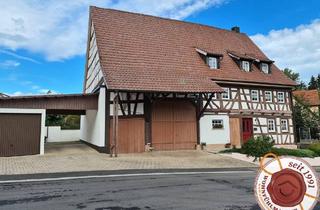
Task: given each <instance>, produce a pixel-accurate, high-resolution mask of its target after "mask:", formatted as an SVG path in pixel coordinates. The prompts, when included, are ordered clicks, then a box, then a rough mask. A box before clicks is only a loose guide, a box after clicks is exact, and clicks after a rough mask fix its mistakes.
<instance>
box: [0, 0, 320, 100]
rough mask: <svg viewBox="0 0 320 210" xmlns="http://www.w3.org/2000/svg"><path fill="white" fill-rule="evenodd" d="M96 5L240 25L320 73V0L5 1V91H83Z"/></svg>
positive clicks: (280, 54)
mask: <svg viewBox="0 0 320 210" xmlns="http://www.w3.org/2000/svg"><path fill="white" fill-rule="evenodd" d="M89 5H95V6H99V7H105V8H114V9H120V10H127V11H132V12H139V13H145V14H150V15H155V16H161V17H167V18H172V19H178V20H185V21H189V22H194V23H201V24H205V25H210V26H215V27H219V28H224V29H230V28H231V27H233V26H239V27H240V28H241V32H243V33H246V34H247V35H248V36H250V38H251V39H252V40H254V42H255V43H256V44H257V45H258V46H259V47H260V48H261V49H262V50H263V51H264V52H265V54H266V55H267V56H268V57H269V58H270V59H272V60H274V61H275V64H276V65H277V66H278V67H279V68H281V69H284V68H290V69H293V70H294V71H296V72H299V73H300V76H301V78H302V79H303V80H304V81H308V80H309V78H310V76H311V75H317V74H319V73H320V1H318V0H304V1H300V0H268V1H265V0H162V1H159V0H68V1H65V0H47V1H42V0H10V1H6V0H0V8H1V18H0V92H2V93H6V94H9V95H31V94H45V93H47V92H48V91H49V90H51V92H52V93H81V92H82V89H83V80H84V65H85V51H86V39H87V28H88V10H89Z"/></svg>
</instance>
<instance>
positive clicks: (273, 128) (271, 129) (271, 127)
mask: <svg viewBox="0 0 320 210" xmlns="http://www.w3.org/2000/svg"><path fill="white" fill-rule="evenodd" d="M268 131H269V132H275V131H276V125H275V122H274V119H268Z"/></svg>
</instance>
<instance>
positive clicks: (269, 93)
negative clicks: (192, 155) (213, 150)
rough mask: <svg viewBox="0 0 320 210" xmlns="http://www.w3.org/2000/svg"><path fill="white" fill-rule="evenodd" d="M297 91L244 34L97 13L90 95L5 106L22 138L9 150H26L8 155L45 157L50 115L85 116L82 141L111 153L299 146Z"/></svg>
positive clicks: (13, 101) (12, 101)
mask: <svg viewBox="0 0 320 210" xmlns="http://www.w3.org/2000/svg"><path fill="white" fill-rule="evenodd" d="M295 85H296V83H295V82H294V81H292V80H290V79H288V78H287V77H286V76H285V75H284V74H283V73H282V71H280V70H279V69H278V68H277V67H276V66H275V65H274V62H273V61H272V60H270V59H268V58H267V57H266V55H265V54H264V53H263V52H262V51H261V50H260V49H259V48H258V47H257V46H256V45H255V44H254V43H253V42H252V40H251V39H250V38H249V37H248V36H247V35H246V34H244V33H240V29H239V28H238V27H234V28H233V29H232V30H231V31H229V30H223V29H218V28H214V27H209V26H205V25H199V24H194V23H188V22H183V21H177V20H170V19H165V18H159V17H153V16H148V15H142V14H135V13H129V12H122V11H117V10H111V9H102V8H97V7H91V8H90V17H89V29H88V42H87V55H86V68H85V81H84V89H83V91H84V93H83V94H75V95H49V96H32V97H10V98H8V99H0V131H1V129H3V131H6V133H8V135H7V136H10V137H11V136H17V137H15V139H14V140H12V141H11V142H10V141H9V140H7V143H5V145H7V146H8V145H9V146H10V145H11V147H12V144H13V143H12V142H16V143H14V145H16V146H13V148H15V147H17V148H19V149H20V150H17V151H15V150H10V151H11V152H9V153H7V151H9V150H8V149H1V148H0V155H1V154H5V155H15V154H20V155H21V154H36V153H41V154H43V153H44V146H43V145H44V140H43V139H44V135H45V132H44V115H45V114H46V113H47V114H48V113H51V114H52V113H55V114H62V113H63V114H80V115H82V117H81V139H82V140H83V141H85V142H87V143H88V144H90V145H92V146H93V147H95V148H96V149H98V150H100V151H102V152H106V153H109V152H111V153H114V152H115V151H116V149H117V151H118V152H119V153H132V152H143V151H145V146H146V145H148V146H151V147H153V149H155V150H178V149H194V148H195V147H196V146H197V145H199V144H200V142H206V143H207V144H214V145H219V144H220V145H225V144H232V145H236V146H239V145H241V144H243V143H245V142H246V141H247V140H248V139H249V138H250V137H252V136H258V135H269V136H271V137H272V138H273V139H274V140H275V143H276V144H294V143H295V139H294V129H293V122H292V97H291V91H292V88H293V87H294V86H295ZM1 108H2V109H1ZM1 112H2V113H3V116H4V118H3V120H1ZM16 113H18V114H16ZM30 113H34V115H37V116H38V117H32V116H31V115H30ZM41 116H42V117H41ZM14 117H15V119H16V121H12V120H11V121H10V120H9V119H10V118H14ZM22 119H23V120H24V121H22ZM18 122H20V123H22V122H26V123H25V124H24V125H25V127H24V126H22V125H20V126H19V127H18V128H19V129H20V130H19V131H17V129H18V128H17V127H16V123H18ZM31 122H32V123H31ZM8 123H11V124H10V126H9V125H8ZM30 126H31V127H32V126H33V127H32V129H31V128H30ZM38 126H40V128H41V129H35V128H37V127H38ZM9 127H10V129H8V128H9ZM35 131H37V132H38V133H35ZM26 134H28V136H29V137H28V138H26V137H25V136H26ZM0 135H1V132H0ZM21 136H24V138H25V139H28V141H29V142H31V143H28V145H31V144H32V145H33V147H32V150H30V151H26V150H25V149H24V148H25V147H24V146H23V145H22V144H21V142H19V139H21V138H20V137H21ZM35 136H38V137H37V138H35ZM0 138H1V136H0ZM12 138H13V137H12ZM39 138H40V141H39ZM26 141H27V140H26ZM9 146H8V147H9ZM2 148H5V147H2ZM29 148H31V147H29ZM1 152H2V153H1Z"/></svg>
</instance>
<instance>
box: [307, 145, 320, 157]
mask: <svg viewBox="0 0 320 210" xmlns="http://www.w3.org/2000/svg"><path fill="white" fill-rule="evenodd" d="M308 149H309V150H312V151H313V152H315V153H316V154H317V155H318V156H320V143H314V144H311V145H310V146H309V147H308Z"/></svg>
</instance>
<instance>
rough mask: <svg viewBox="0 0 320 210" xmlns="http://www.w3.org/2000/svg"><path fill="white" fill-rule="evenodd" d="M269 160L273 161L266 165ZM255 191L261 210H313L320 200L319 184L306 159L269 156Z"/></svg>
mask: <svg viewBox="0 0 320 210" xmlns="http://www.w3.org/2000/svg"><path fill="white" fill-rule="evenodd" d="M267 157H272V159H271V160H269V161H268V162H267V163H266V164H264V160H266V158H267ZM254 191H255V196H256V199H257V202H258V204H259V206H260V207H261V209H265V210H267V209H270V210H275V209H277V210H278V209H279V210H280V209H281V210H289V209H290V210H292V209H297V210H300V209H301V210H309V209H310V210H311V209H313V207H314V206H315V205H316V204H317V202H318V201H317V200H318V199H319V182H318V177H317V173H316V172H315V171H314V170H313V168H312V167H311V166H310V165H309V164H308V163H307V162H305V161H304V160H302V159H300V158H295V157H289V156H283V157H277V156H276V155H275V154H272V153H269V154H267V155H265V156H264V157H263V159H262V160H261V162H260V170H259V172H258V175H257V177H256V182H255V186H254Z"/></svg>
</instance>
